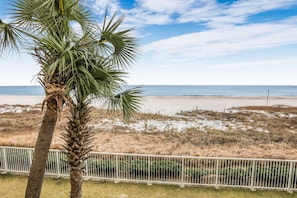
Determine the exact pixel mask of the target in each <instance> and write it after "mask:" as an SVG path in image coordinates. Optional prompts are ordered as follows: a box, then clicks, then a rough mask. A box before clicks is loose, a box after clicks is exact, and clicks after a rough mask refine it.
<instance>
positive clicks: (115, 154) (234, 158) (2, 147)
mask: <svg viewBox="0 0 297 198" xmlns="http://www.w3.org/2000/svg"><path fill="white" fill-rule="evenodd" d="M4 148H12V149H27V150H34V148H26V147H14V146H0V149H4ZM50 151H53V152H55V151H58V152H61V150H58V149H50ZM92 154H98V155H114V156H131V157H160V158H175V159H176V158H179V159H213V160H246V161H274V162H295V163H297V160H288V159H264V158H236V157H203V156H178V155H153V154H132V153H108V152H90V155H92Z"/></svg>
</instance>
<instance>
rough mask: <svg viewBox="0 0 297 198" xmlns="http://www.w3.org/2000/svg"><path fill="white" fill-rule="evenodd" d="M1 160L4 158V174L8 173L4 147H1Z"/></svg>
mask: <svg viewBox="0 0 297 198" xmlns="http://www.w3.org/2000/svg"><path fill="white" fill-rule="evenodd" d="M3 158H4V170H5V172H8V167H7V156H6V148H5V147H3Z"/></svg>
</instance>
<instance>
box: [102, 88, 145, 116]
mask: <svg viewBox="0 0 297 198" xmlns="http://www.w3.org/2000/svg"><path fill="white" fill-rule="evenodd" d="M141 93H142V91H141V89H140V87H134V88H131V89H127V90H125V91H123V92H121V93H119V94H116V95H114V96H111V97H109V100H107V104H108V109H109V110H117V109H121V110H122V113H123V118H124V121H128V120H129V119H130V118H131V117H132V116H133V115H134V114H135V113H136V112H137V111H139V110H140V105H141V96H140V95H141Z"/></svg>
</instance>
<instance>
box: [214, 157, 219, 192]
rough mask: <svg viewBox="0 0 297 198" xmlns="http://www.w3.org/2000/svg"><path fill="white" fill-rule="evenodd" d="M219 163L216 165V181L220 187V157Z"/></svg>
mask: <svg viewBox="0 0 297 198" xmlns="http://www.w3.org/2000/svg"><path fill="white" fill-rule="evenodd" d="M216 162H217V165H216V183H215V188H217V189H218V188H219V186H218V184H219V163H220V159H217V160H216Z"/></svg>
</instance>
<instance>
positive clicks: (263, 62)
mask: <svg viewBox="0 0 297 198" xmlns="http://www.w3.org/2000/svg"><path fill="white" fill-rule="evenodd" d="M9 2H10V1H7V0H0V3H1V7H0V19H3V21H5V20H8V18H9V14H7V10H8V8H9V5H8V4H9ZM83 2H84V3H85V4H86V5H87V6H89V8H90V9H91V10H92V14H93V16H94V18H95V20H96V21H97V22H98V23H99V24H100V23H102V16H103V14H104V12H105V10H106V8H107V9H108V11H109V13H114V12H117V13H118V14H125V16H126V18H125V23H124V24H123V28H125V27H135V29H136V30H135V32H134V33H133V35H134V36H136V37H137V38H138V41H139V45H140V46H139V47H140V53H139V56H138V57H137V59H136V61H135V63H134V64H132V65H131V67H130V68H129V70H128V71H129V76H128V77H127V78H126V80H127V82H128V84H131V85H297V0H85V1H83ZM39 69H40V67H39V66H38V64H37V63H36V62H35V60H34V59H33V58H31V57H30V55H28V54H27V53H26V52H25V51H21V53H20V54H9V55H7V54H5V56H0V85H38V82H37V80H36V74H37V73H38V71H39Z"/></svg>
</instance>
